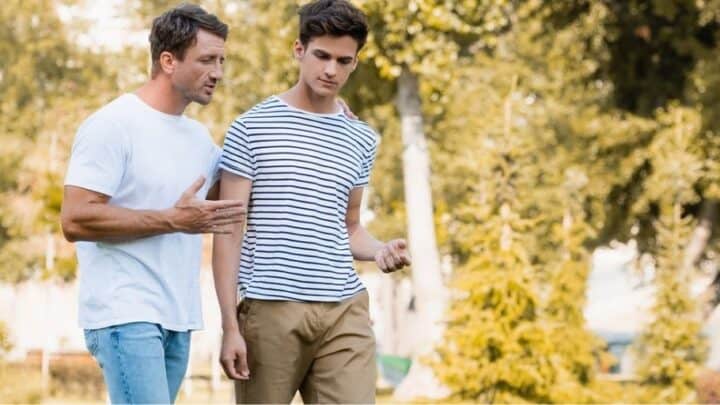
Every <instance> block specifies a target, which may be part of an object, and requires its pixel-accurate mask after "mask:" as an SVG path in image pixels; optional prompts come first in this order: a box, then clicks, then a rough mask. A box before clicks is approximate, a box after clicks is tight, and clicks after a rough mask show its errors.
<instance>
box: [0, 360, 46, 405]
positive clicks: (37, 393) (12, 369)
mask: <svg viewBox="0 0 720 405" xmlns="http://www.w3.org/2000/svg"><path fill="white" fill-rule="evenodd" d="M42 399H43V398H42V387H41V386H40V368H34V367H29V366H27V365H25V364H0V403H9V404H38V403H40V402H41V401H42Z"/></svg>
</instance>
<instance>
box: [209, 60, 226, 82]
mask: <svg viewBox="0 0 720 405" xmlns="http://www.w3.org/2000/svg"><path fill="white" fill-rule="evenodd" d="M223 70H224V65H223V64H222V63H221V62H219V61H218V62H217V63H215V66H213V69H212V70H211V71H210V77H211V78H213V79H215V80H220V79H222V77H223Z"/></svg>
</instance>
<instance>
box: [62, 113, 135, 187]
mask: <svg viewBox="0 0 720 405" xmlns="http://www.w3.org/2000/svg"><path fill="white" fill-rule="evenodd" d="M126 157H127V145H126V142H125V135H124V133H123V132H122V131H121V130H120V129H119V128H118V127H117V126H116V125H114V124H112V123H110V122H107V121H104V120H102V119H100V118H90V119H88V120H87V121H85V122H84V123H83V124H82V125H81V126H80V128H79V129H78V132H77V134H76V135H75V141H74V143H73V147H72V152H71V154H70V162H69V164H68V169H67V174H66V176H65V185H66V186H77V187H82V188H85V189H88V190H92V191H95V192H98V193H102V194H105V195H108V196H110V197H112V196H113V195H115V193H116V192H117V191H118V188H119V187H120V182H121V181H122V178H123V175H124V173H125V166H126V162H127V159H126Z"/></svg>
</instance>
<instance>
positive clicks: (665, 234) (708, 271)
mask: <svg viewBox="0 0 720 405" xmlns="http://www.w3.org/2000/svg"><path fill="white" fill-rule="evenodd" d="M353 2H354V3H355V4H356V5H358V6H360V7H361V8H362V9H363V10H364V11H365V12H366V13H367V15H368V18H369V22H370V26H371V35H370V39H369V43H368V45H367V46H366V48H364V49H363V50H362V52H361V54H360V56H361V64H360V66H359V68H358V69H357V71H356V72H355V74H354V75H353V76H352V78H351V80H350V82H349V84H348V85H347V86H346V88H345V90H344V92H343V98H344V99H345V100H346V101H347V103H348V104H349V105H350V107H351V108H352V109H353V111H354V112H355V113H356V114H357V115H359V116H360V117H361V118H362V119H364V120H366V121H368V122H369V123H370V124H371V125H372V126H374V127H375V128H376V129H377V130H378V132H379V133H380V134H381V138H382V139H381V146H380V151H379V155H378V158H377V162H376V165H375V168H374V172H373V177H372V182H371V187H370V189H369V193H368V197H367V201H366V203H365V209H364V213H363V221H364V222H365V223H366V225H367V226H368V227H369V228H370V229H371V230H372V231H373V232H374V233H375V234H376V235H377V236H378V237H380V238H383V239H388V238H395V237H403V236H406V237H407V238H408V240H409V242H410V246H411V254H412V255H413V259H414V263H413V267H412V269H409V270H406V271H403V272H400V273H399V274H393V275H392V276H389V275H383V274H379V271H377V270H376V269H374V268H373V266H369V265H365V264H358V269H359V271H360V272H361V275H362V278H363V280H364V282H365V284H366V286H367V287H368V289H369V290H370V294H371V297H372V302H371V314H372V318H373V327H374V328H375V332H376V335H377V339H378V358H377V360H378V361H377V363H378V370H379V379H378V393H379V399H380V401H381V402H383V401H393V402H406V401H424V400H433V401H453V402H454V401H457V402H514V403H517V402H553V403H555V402H558V403H564V402H574V403H578V402H583V403H586V402H602V403H607V402H717V401H720V373H719V372H718V370H720V344H719V342H720V339H718V337H720V318H719V317H720V315H718V314H717V312H718V311H716V307H717V305H718V303H720V276H718V267H719V266H718V265H719V264H720V258H719V257H718V251H719V249H720V243H719V241H720V238H718V237H717V230H718V201H719V200H720V138H719V137H718V134H717V133H718V131H719V130H720V47H719V44H718V40H719V39H720V1H719V0H622V1H619V0H618V1H615V0H573V1H570V0H556V1H541V0H526V1H520V0H515V1H513V0H454V1H453V0H354V1H353ZM300 3H303V2H300ZM176 4H177V3H176V2H170V1H150V0H148V1H139V0H132V1H131V0H128V1H121V0H97V1H90V0H22V1H21V0H6V1H4V2H3V7H0V140H1V142H0V280H1V282H0V402H64V403H66V402H98V401H104V400H106V396H105V393H104V387H103V382H102V376H101V374H100V371H99V368H98V367H97V365H96V364H95V362H94V360H93V359H92V358H91V357H90V356H89V355H88V354H87V352H86V350H85V347H84V342H83V338H82V331H81V330H80V329H79V328H78V327H77V315H76V311H77V284H76V281H75V280H76V261H75V257H74V248H73V246H72V245H71V244H69V243H67V242H65V241H64V240H63V238H62V235H61V233H60V230H59V221H58V214H59V209H60V205H61V199H62V180H63V176H64V172H65V168H66V162H67V158H68V156H69V153H70V147H71V145H72V140H73V136H74V133H75V131H76V129H77V127H78V126H79V124H80V123H81V122H82V121H83V120H84V119H85V118H86V117H87V116H88V115H89V114H90V113H92V112H93V111H94V110H96V109H97V108H99V107H100V106H101V105H103V104H104V103H107V102H108V101H110V100H112V99H113V98H115V97H117V96H118V95H120V94H121V93H123V92H131V91H134V89H136V88H137V87H138V86H139V85H140V84H141V83H142V82H143V81H144V80H146V78H147V72H148V66H149V46H148V44H147V35H148V28H149V27H150V25H151V21H152V18H153V17H154V16H156V15H159V14H160V13H161V12H162V11H163V10H165V9H166V8H168V7H170V6H174V5H176ZM199 4H200V5H202V6H204V7H205V8H206V9H207V10H208V11H210V12H212V13H216V14H217V15H218V16H219V17H220V18H221V19H223V20H224V21H225V22H227V23H228V24H229V25H230V27H231V30H230V36H229V38H228V41H227V43H226V53H227V62H226V67H225V78H224V80H223V83H222V85H221V87H220V89H219V91H218V92H216V95H215V97H214V100H213V102H212V103H211V105H209V106H207V107H202V108H201V107H199V106H196V105H195V106H192V107H190V108H189V109H188V111H187V115H189V116H191V117H193V118H197V119H199V120H200V121H201V122H203V123H205V124H206V125H207V126H208V127H209V128H210V130H211V133H212V134H213V136H214V137H215V139H216V141H217V142H218V143H221V142H222V138H223V135H224V131H225V129H226V128H227V126H228V125H229V123H230V122H231V121H232V120H233V119H234V118H235V117H236V116H237V115H238V114H240V113H241V112H243V111H245V110H246V109H247V108H249V107H250V106H252V105H254V104H255V103H257V102H259V101H261V100H263V99H264V98H265V97H267V96H269V95H271V94H275V93H279V92H281V91H283V90H285V89H286V88H288V87H289V86H291V85H292V84H294V82H295V80H296V67H295V65H294V61H293V60H292V58H291V45H292V42H293V40H294V39H295V35H296V27H297V25H296V24H297V22H296V10H297V6H298V3H297V2H295V1H290V0H275V1H272V2H271V1H265V0H224V1H220V0H208V1H199ZM177 164H182V162H178V163H177ZM206 242H207V243H206V250H207V248H208V247H209V240H208V241H206ZM205 263H206V265H205V267H204V268H203V269H202V272H201V275H200V279H201V283H202V286H203V305H204V308H203V311H204V314H205V324H206V328H205V329H204V330H203V331H200V332H197V333H195V334H194V335H193V346H192V356H191V361H190V367H189V370H188V375H187V378H186V380H185V382H184V383H183V387H182V388H181V393H180V398H179V402H196V403H197V402H225V403H227V402H231V401H232V398H233V397H232V390H231V386H230V384H229V382H228V381H227V380H226V378H225V377H224V376H222V375H221V371H220V369H219V367H218V363H217V357H218V350H219V341H220V330H219V319H218V315H219V314H218V309H217V304H216V302H215V296H214V290H213V287H212V275H211V271H210V268H209V263H208V260H207V258H206V260H205Z"/></svg>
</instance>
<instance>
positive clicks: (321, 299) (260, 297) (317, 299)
mask: <svg viewBox="0 0 720 405" xmlns="http://www.w3.org/2000/svg"><path fill="white" fill-rule="evenodd" d="M363 291H367V288H365V286H363V287H362V288H360V289H359V290H357V291H353V292H352V293H350V294H349V295H342V296H339V297H317V296H316V297H313V299H299V298H292V297H268V296H267V295H262V294H259V295H256V294H253V293H252V292H249V291H246V292H245V295H244V297H243V298H250V299H253V300H260V301H292V302H341V301H345V300H347V299H350V298H353V297H354V296H356V295H358V294H360V293H361V292H363ZM295 295H297V294H295Z"/></svg>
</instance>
